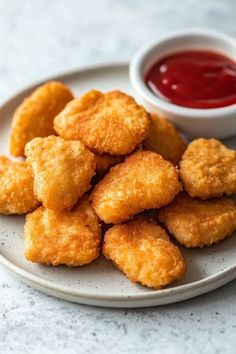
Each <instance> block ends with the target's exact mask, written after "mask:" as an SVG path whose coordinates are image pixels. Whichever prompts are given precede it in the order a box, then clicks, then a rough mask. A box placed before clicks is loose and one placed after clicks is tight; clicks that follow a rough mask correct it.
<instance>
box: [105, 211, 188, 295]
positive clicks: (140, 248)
mask: <svg viewBox="0 0 236 354" xmlns="http://www.w3.org/2000/svg"><path fill="white" fill-rule="evenodd" d="M103 254H104V256H105V257H106V258H107V259H110V260H111V261H112V262H113V263H114V264H115V265H116V266H117V267H118V268H119V269H120V270H121V271H122V272H123V273H124V274H125V275H126V276H127V278H129V279H130V280H131V281H133V282H138V283H141V284H142V285H145V286H148V287H151V288H155V289H160V288H162V287H163V286H165V285H168V284H170V283H172V282H173V281H175V280H177V279H180V278H181V277H182V275H183V273H184V271H185V261H184V258H183V256H182V254H181V252H180V250H179V249H178V247H177V246H175V245H174V244H173V243H172V242H170V240H169V237H168V236H167V234H166V232H165V231H164V230H163V229H162V228H161V227H160V226H158V225H157V224H156V223H155V222H154V221H153V220H152V219H148V218H146V217H136V218H135V219H134V220H132V221H129V222H127V223H126V224H122V225H115V226H113V227H112V228H110V229H109V230H108V231H107V232H106V234H105V238H104V245H103Z"/></svg>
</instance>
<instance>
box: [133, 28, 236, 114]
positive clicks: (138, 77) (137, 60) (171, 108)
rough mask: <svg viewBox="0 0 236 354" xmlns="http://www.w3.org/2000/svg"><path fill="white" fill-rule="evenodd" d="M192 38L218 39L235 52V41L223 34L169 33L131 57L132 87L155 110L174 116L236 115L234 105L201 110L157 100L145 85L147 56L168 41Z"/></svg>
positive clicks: (202, 31) (194, 30) (206, 31)
mask: <svg viewBox="0 0 236 354" xmlns="http://www.w3.org/2000/svg"><path fill="white" fill-rule="evenodd" d="M194 36H202V37H206V38H207V37H208V38H214V39H218V40H221V41H224V42H225V43H227V44H229V45H230V46H232V47H235V50H236V39H234V38H233V37H231V36H229V35H227V34H225V33H221V32H218V31H215V30H211V29H204V28H192V29H183V30H178V31H175V32H170V33H168V34H165V35H162V36H159V38H158V39H156V40H154V41H153V40H152V41H150V42H149V43H148V44H146V45H145V46H143V47H141V48H140V49H139V50H138V52H137V53H136V54H135V55H134V56H133V58H132V60H131V62H130V65H129V75H130V81H131V84H132V86H133V87H134V89H135V90H136V91H137V93H138V94H139V95H140V96H141V97H142V98H144V99H145V100H146V101H148V102H149V103H151V104H152V105H153V106H157V108H159V109H161V110H163V111H165V112H167V113H169V114H175V115H179V116H183V117H188V118H193V119H195V118H209V117H212V116H214V118H222V116H225V115H231V114H233V113H236V103H235V104H232V105H229V106H225V107H219V108H203V109H201V108H190V107H184V106H179V105H176V104H174V103H171V102H168V101H165V100H163V99H161V98H159V97H158V96H156V95H155V94H154V93H153V92H152V91H151V90H150V89H149V88H148V86H147V85H146V83H145V81H144V78H143V74H142V70H141V67H142V65H143V63H144V61H145V59H146V57H147V56H148V54H149V53H150V52H151V51H152V50H154V49H156V48H158V47H159V46H160V45H161V44H162V43H164V42H166V41H168V40H177V39H180V38H184V37H194ZM216 50H217V48H216ZM173 52H174V50H173Z"/></svg>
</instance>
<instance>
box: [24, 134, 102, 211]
mask: <svg viewBox="0 0 236 354" xmlns="http://www.w3.org/2000/svg"><path fill="white" fill-rule="evenodd" d="M25 150H26V151H25V154H26V156H27V161H28V162H29V164H30V165H31V167H32V169H33V173H34V191H35V194H36V195H37V198H38V199H39V200H40V201H42V203H43V205H44V207H45V208H49V209H53V210H63V209H66V208H70V207H72V206H73V205H74V204H75V203H76V202H77V201H78V199H79V198H81V197H82V195H83V194H84V193H85V192H86V191H87V190H88V189H89V187H90V181H91V178H92V176H93V175H94V173H95V168H96V164H95V158H94V155H93V154H92V153H91V152H90V151H89V150H88V149H87V148H86V147H85V146H84V145H83V144H82V143H81V142H80V141H68V140H64V139H62V138H60V137H56V136H49V137H46V138H35V139H33V140H31V141H30V142H29V143H28V144H27V145H26V149H25Z"/></svg>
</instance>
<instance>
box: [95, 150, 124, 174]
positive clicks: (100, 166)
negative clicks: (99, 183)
mask: <svg viewBox="0 0 236 354" xmlns="http://www.w3.org/2000/svg"><path fill="white" fill-rule="evenodd" d="M94 156H95V162H96V171H97V172H99V173H105V172H107V171H108V170H109V169H110V168H111V167H112V166H115V165H117V164H118V163H121V162H122V161H123V160H124V157H123V156H114V155H108V154H102V155H98V154H94Z"/></svg>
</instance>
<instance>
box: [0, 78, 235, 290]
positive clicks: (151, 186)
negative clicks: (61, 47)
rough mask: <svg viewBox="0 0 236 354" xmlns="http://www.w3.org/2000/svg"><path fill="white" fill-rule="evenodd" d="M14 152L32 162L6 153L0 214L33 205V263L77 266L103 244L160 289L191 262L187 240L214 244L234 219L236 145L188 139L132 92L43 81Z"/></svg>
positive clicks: (17, 121) (17, 132) (0, 167)
mask: <svg viewBox="0 0 236 354" xmlns="http://www.w3.org/2000/svg"><path fill="white" fill-rule="evenodd" d="M10 152H11V155H12V156H13V157H23V161H22V159H21V161H19V162H13V161H11V160H10V159H8V158H6V157H3V156H2V157H0V213H1V214H5V215H11V214H19V215H20V214H27V215H26V222H25V229H24V233H25V236H24V240H25V257H26V259H28V260H29V261H32V262H37V263H41V264H47V265H54V266H56V265H59V264H64V265H67V266H69V267H75V266H82V265H85V264H88V263H90V262H92V261H93V260H95V259H96V258H97V257H99V255H100V254H101V253H102V254H103V255H104V256H105V257H106V258H107V259H108V260H111V261H112V262H113V263H114V265H115V266H116V267H117V268H119V269H120V270H121V271H122V272H123V273H124V274H125V275H126V276H127V277H128V278H129V279H130V280H131V281H133V282H137V283H140V284H142V285H144V286H148V287H151V288H155V289H160V288H162V287H164V286H166V285H168V284H170V283H172V282H173V281H175V280H178V279H180V278H181V277H182V276H183V274H184V272H185V269H186V262H185V259H184V257H183V255H182V253H181V251H180V249H179V247H178V244H180V245H182V246H185V247H198V248H202V247H204V246H210V245H212V244H214V243H217V242H220V241H222V240H223V239H225V238H226V237H228V236H230V235H232V233H233V232H234V230H235V229H236V205H235V203H234V202H233V200H232V199H230V197H229V196H232V195H233V194H235V193H236V151H234V150H230V149H228V148H227V147H226V146H224V145H223V144H222V143H221V142H220V141H217V140H215V139H202V138H199V139H195V140H193V141H192V142H191V143H190V144H189V145H187V144H186V143H185V141H184V140H183V138H182V136H181V135H180V134H179V133H178V131H177V130H176V128H175V127H174V126H173V124H172V123H170V122H168V121H167V120H166V119H164V118H162V117H159V116H158V115H156V114H150V113H148V112H147V111H146V110H145V109H144V108H143V107H142V106H140V105H138V104H137V103H136V101H135V100H134V99H133V98H132V97H130V96H129V95H127V94H125V93H123V92H120V91H112V92H108V93H102V92H100V91H97V90H92V91H89V92H87V93H85V94H83V95H82V96H80V97H76V98H74V96H73V94H72V92H71V90H70V89H69V88H68V87H66V86H65V85H64V84H62V83H60V82H57V81H51V82H48V83H45V84H44V85H42V86H40V87H38V88H37V89H36V90H35V91H34V92H33V93H32V94H31V95H30V96H29V97H27V98H26V99H25V100H24V101H23V102H22V103H21V105H20V106H19V107H18V108H17V110H16V111H15V114H14V117H13V122H12V126H11V132H10ZM150 210H151V211H152V214H151V215H152V217H150V213H149V211H150ZM105 224H107V225H106V227H103V226H105ZM104 230H105V231H104Z"/></svg>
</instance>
